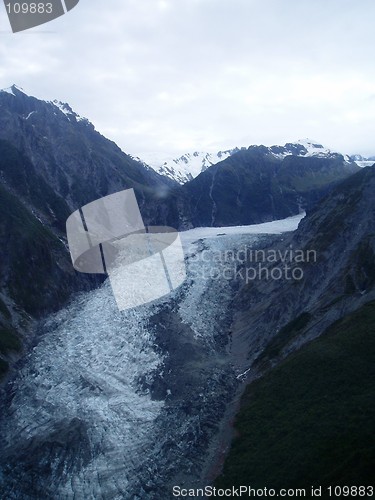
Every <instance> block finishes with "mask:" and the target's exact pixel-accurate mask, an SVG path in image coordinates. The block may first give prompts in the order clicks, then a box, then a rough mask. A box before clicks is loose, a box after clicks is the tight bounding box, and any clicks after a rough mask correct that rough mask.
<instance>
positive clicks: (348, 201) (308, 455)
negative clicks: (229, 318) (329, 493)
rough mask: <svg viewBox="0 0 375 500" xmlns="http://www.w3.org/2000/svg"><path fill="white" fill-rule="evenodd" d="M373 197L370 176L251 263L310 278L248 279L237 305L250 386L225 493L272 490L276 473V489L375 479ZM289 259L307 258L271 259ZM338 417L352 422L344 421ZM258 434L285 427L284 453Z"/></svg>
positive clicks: (239, 356) (236, 344)
mask: <svg viewBox="0 0 375 500" xmlns="http://www.w3.org/2000/svg"><path fill="white" fill-rule="evenodd" d="M374 189H375V171H374V169H373V168H372V167H369V168H365V169H363V170H362V171H360V172H359V173H357V174H356V175H354V176H352V177H351V178H349V179H347V180H345V181H344V182H343V183H341V184H340V185H339V186H338V187H337V188H336V189H335V190H334V191H333V192H332V193H331V194H330V195H329V196H327V197H326V198H325V199H324V200H322V202H321V203H319V204H318V205H317V206H316V207H315V208H313V209H312V210H310V211H309V213H308V214H307V217H306V218H305V219H304V220H303V221H302V222H301V224H300V226H299V228H298V230H297V232H296V233H294V234H293V235H290V236H289V237H287V238H284V241H282V242H274V244H273V246H271V247H269V248H268V249H267V248H265V252H266V254H265V255H266V258H265V259H264V254H261V255H260V256H259V260H258V261H256V262H255V261H254V260H250V259H249V258H248V259H247V262H246V263H245V264H244V267H245V268H248V269H250V268H252V267H257V266H258V265H259V263H260V264H261V265H262V266H263V267H264V268H266V269H267V270H268V271H269V272H270V273H271V272H272V271H274V270H277V269H278V268H284V267H285V266H286V265H288V266H289V267H290V273H292V272H293V270H295V269H297V268H299V269H301V270H302V278H300V277H299V278H298V279H294V280H293V279H289V280H288V279H278V278H276V279H272V278H271V279H267V278H264V276H265V275H266V274H265V271H264V274H263V279H262V280H252V281H248V282H247V283H245V284H244V286H243V287H242V289H241V291H240V292H239V295H238V296H237V300H236V301H235V307H236V309H237V313H236V314H235V319H234V321H233V324H232V326H231V330H232V335H233V342H232V355H233V356H234V359H235V360H236V363H237V364H238V367H239V370H240V371H241V372H242V373H243V376H242V377H241V378H242V379H243V380H245V381H247V382H248V383H250V385H249V387H248V389H247V392H246V396H245V397H244V399H243V401H242V410H241V412H240V416H239V418H238V420H237V425H238V429H239V432H240V433H241V435H240V436H239V437H238V439H236V440H235V442H234V445H233V448H232V451H231V453H230V455H229V458H228V461H227V463H226V465H225V467H224V475H223V476H221V477H220V478H219V479H218V481H217V484H218V485H220V486H229V484H232V483H234V484H236V485H237V484H243V481H244V480H245V479H246V480H249V478H250V479H251V480H252V483H254V485H257V484H259V487H260V486H263V487H264V486H265V484H262V485H260V483H262V481H263V483H264V481H265V480H266V476H265V474H264V472H265V471H266V470H267V471H268V472H267V473H268V482H267V484H268V486H269V487H271V486H272V487H298V486H301V485H302V486H306V485H309V484H311V481H315V482H317V484H318V485H319V484H322V485H326V486H327V485H329V483H330V481H331V483H332V481H333V482H334V481H337V483H335V484H358V481H359V482H360V481H361V480H362V481H365V480H368V479H369V477H370V476H369V474H370V472H369V471H370V470H372V467H373V463H374V458H373V455H371V453H372V452H371V453H370V452H369V449H371V446H373V445H372V444H371V442H372V441H368V440H369V435H368V432H369V429H370V428H372V426H373V413H372V411H370V408H371V404H370V401H371V400H372V399H373V397H374V390H375V389H374V384H373V374H372V367H373V363H372V362H371V361H370V359H371V356H373V349H374V345H373V333H374V332H373V324H374V300H375V218H374V216H375V199H374V196H373V193H374ZM291 250H293V252H294V255H296V254H297V253H298V252H299V251H301V252H302V253H300V254H299V255H300V256H302V255H303V256H304V261H303V259H300V260H299V261H297V259H296V258H293V259H290V258H289V257H286V258H285V259H284V261H282V257H279V259H278V260H277V261H275V260H274V259H273V258H272V259H269V260H267V256H269V255H272V252H273V251H277V252H280V254H278V255H279V256H284V257H285V256H287V255H290V253H289V252H290V251H291ZM267 252H268V253H267ZM270 252H271V253H270ZM285 252H286V253H285ZM308 252H314V254H311V253H310V254H309V253H308ZM308 255H310V259H308V258H307V256H308ZM314 255H315V257H314ZM271 260H272V262H271ZM275 275H276V276H279V273H278V271H276V274H275ZM298 275H299V276H300V274H298ZM296 353H297V354H296ZM258 379H259V380H258ZM362 388H363V391H362ZM359 401H361V402H359ZM280 405H282V406H280ZM358 405H359V406H360V407H361V411H363V412H364V413H361V415H362V416H363V417H364V418H363V419H362V421H361V418H362V417H360V416H359V415H358V407H359V406H358ZM365 408H367V410H365ZM338 414H340V415H344V414H345V416H344V417H343V418H342V420H340V422H339V424H338V420H337V415H338ZM306 418H307V419H308V420H306ZM252 422H256V426H254V425H253V424H252ZM355 422H357V423H355ZM256 429H258V430H259V429H263V430H264V432H265V433H266V434H267V432H268V431H267V429H268V430H269V432H272V433H273V432H276V429H277V433H278V436H280V440H278V439H276V438H275V437H274V439H273V442H274V443H275V439H276V441H277V444H275V446H271V445H270V444H268V445H267V442H268V441H267V440H266V441H263V440H261V439H258V438H259V435H258V431H257V430H256ZM257 436H258V437H257ZM348 436H351V438H350V439H348ZM366 436H367V437H366ZM267 439H268V438H267ZM371 439H372V438H371ZM329 442H331V443H332V442H335V443H337V447H336V446H335V450H336V451H337V450H338V449H340V450H341V451H340V452H339V454H338V455H337V453H336V451H334V450H333V449H332V448H331V449H329V447H328V448H327V443H329ZM364 443H366V445H365V444H364ZM249 447H251V448H252V450H253V451H252V453H251V454H249V453H247V451H246V450H248V449H249ZM338 447H339V448H338ZM354 456H356V457H357V458H356V459H354V458H353V457H354ZM254 457H258V461H257V463H256V465H255V464H254V463H253V462H252V460H253V458H254ZM281 457H282V458H281ZM265 463H267V469H265ZM282 464H283V465H282ZM293 464H294V465H293ZM319 464H325V465H323V466H322V467H320V465H319ZM349 464H351V465H349ZM319 474H320V477H319ZM322 474H324V475H322ZM349 478H350V480H349ZM345 480H347V481H349V482H345ZM241 481H242V482H241ZM270 481H271V482H270ZM272 481H273V482H272ZM355 481H356V482H355ZM259 482H260V483H259ZM301 483H302V484H301ZM361 484H362V483H361Z"/></svg>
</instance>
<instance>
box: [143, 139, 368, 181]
mask: <svg viewBox="0 0 375 500" xmlns="http://www.w3.org/2000/svg"><path fill="white" fill-rule="evenodd" d="M246 149H247V148H245V147H241V148H237V147H236V148H233V149H228V150H225V151H219V152H217V153H208V152H202V151H200V152H198V151H195V152H193V153H185V154H183V155H181V156H180V157H178V158H173V157H170V156H168V155H163V154H161V153H158V154H156V153H145V154H143V155H141V157H142V159H141V158H138V157H136V158H135V160H137V161H139V162H141V163H142V164H143V165H144V166H146V167H148V166H149V167H151V168H152V169H154V170H155V171H156V172H158V173H159V174H160V175H163V176H165V177H167V178H169V179H172V180H174V181H176V182H178V183H179V184H185V183H186V182H189V181H191V180H193V179H195V178H196V177H197V176H198V175H199V174H200V173H202V172H204V171H205V170H207V169H208V168H209V167H212V165H216V164H217V163H219V162H221V161H223V160H226V159H227V158H229V157H230V156H232V155H234V154H235V153H238V152H239V151H243V150H246ZM267 150H268V152H269V154H270V155H272V156H274V157H275V158H285V157H286V156H289V155H292V156H303V157H309V156H316V157H319V158H329V157H331V156H333V155H335V154H337V153H334V152H332V151H331V150H330V149H327V148H325V147H324V146H322V144H320V143H319V142H317V141H313V140H311V139H303V140H298V141H296V142H295V143H287V144H285V146H271V147H269V148H267ZM345 159H346V160H349V158H348V157H345ZM349 161H350V160H349ZM352 161H355V159H354V158H353V159H352ZM361 166H362V165H361Z"/></svg>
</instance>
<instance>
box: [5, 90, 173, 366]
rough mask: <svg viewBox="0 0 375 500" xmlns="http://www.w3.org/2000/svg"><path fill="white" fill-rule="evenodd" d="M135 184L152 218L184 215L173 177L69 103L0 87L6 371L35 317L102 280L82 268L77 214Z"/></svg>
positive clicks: (151, 220)
mask: <svg viewBox="0 0 375 500" xmlns="http://www.w3.org/2000/svg"><path fill="white" fill-rule="evenodd" d="M127 188H134V190H135V192H136V196H137V197H138V201H139V204H140V205H141V206H142V213H143V215H144V220H145V222H146V224H149V223H152V224H158V223H161V224H165V223H167V224H169V225H172V226H175V225H176V226H177V225H178V224H179V216H178V213H177V212H176V210H177V208H176V206H175V205H173V204H174V203H177V202H176V198H175V197H174V196H173V194H172V190H173V183H172V181H168V180H166V179H164V178H162V177H161V176H159V175H158V174H157V173H155V172H154V171H150V170H147V169H146V168H144V167H142V166H141V165H140V164H139V163H138V162H136V161H134V160H133V159H132V158H131V157H130V156H128V155H126V154H125V153H123V152H122V151H121V150H120V149H119V148H118V147H117V146H116V145H115V144H114V143H113V142H111V141H109V140H108V139H106V138H104V137H103V136H101V135H100V134H99V133H98V132H96V131H95V129H94V126H93V125H92V124H91V123H90V122H89V121H88V120H86V119H84V118H82V117H80V116H79V115H77V114H76V113H75V112H74V111H73V110H72V109H71V108H70V106H69V105H68V104H64V103H61V102H58V101H55V102H46V101H42V100H39V99H36V98H34V97H32V96H28V95H27V94H25V93H24V92H23V91H22V89H20V88H18V87H16V86H12V87H11V88H9V89H6V90H5V91H0V206H1V214H2V215H1V221H0V257H1V267H0V359H1V361H0V370H1V372H2V373H5V372H6V371H7V368H8V366H9V364H10V365H11V366H12V365H13V362H14V361H15V360H16V359H17V357H18V356H19V355H20V352H21V350H22V345H24V344H25V343H26V344H27V343H29V342H30V341H31V340H32V336H33V335H32V332H33V329H34V326H35V325H36V324H37V323H36V320H38V319H39V318H41V317H43V316H44V315H46V314H48V313H49V312H52V311H56V310H58V309H60V308H61V307H62V306H63V304H64V303H66V301H67V300H68V299H69V298H70V297H71V295H72V294H73V293H74V292H77V291H82V290H88V289H90V288H93V287H94V286H96V285H98V284H99V283H100V281H101V280H102V278H98V277H95V276H90V275H84V274H81V273H77V272H76V271H74V269H73V267H72V265H71V259H70V255H69V251H68V247H67V242H66V233H65V223H66V220H67V218H68V216H69V215H70V214H71V213H72V212H73V211H74V210H76V209H78V208H80V207H81V206H82V205H84V204H86V203H88V202H90V201H93V200H95V199H97V198H100V197H102V196H105V195H107V194H110V193H113V192H117V191H120V190H122V189H127ZM167 195H169V198H168V199H169V200H170V201H168V202H167V203H165V204H163V205H162V204H161V203H160V201H161V200H164V199H165V198H166V197H167Z"/></svg>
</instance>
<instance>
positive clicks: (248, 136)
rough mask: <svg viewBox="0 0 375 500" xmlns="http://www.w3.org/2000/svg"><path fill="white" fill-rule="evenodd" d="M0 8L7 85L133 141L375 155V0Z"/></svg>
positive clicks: (135, 144) (161, 148) (148, 1)
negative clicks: (16, 12) (32, 25)
mask: <svg viewBox="0 0 375 500" xmlns="http://www.w3.org/2000/svg"><path fill="white" fill-rule="evenodd" d="M0 15H1V17H0V30H1V33H0V87H1V88H3V87H8V86H10V85H11V84H13V83H16V84H18V85H19V86H21V87H23V88H24V89H25V91H26V92H27V93H29V94H32V95H35V96H36V97H39V98H43V99H47V100H50V99H51V100H52V99H55V98H57V99H59V100H61V101H64V102H68V103H69V104H70V105H71V106H72V107H73V109H74V110H75V111H76V112H77V113H79V114H80V115H83V116H86V117H87V118H88V119H89V120H90V121H92V122H93V123H94V125H95V126H96V128H97V130H99V131H100V132H101V133H103V134H104V135H106V136H107V137H109V138H110V139H112V140H114V141H115V142H117V143H118V145H119V146H120V147H121V148H122V149H123V150H124V151H125V152H128V153H131V154H137V155H142V153H143V152H145V153H147V152H153V151H155V152H162V153H166V154H167V155H175V154H178V153H184V152H187V151H192V150H193V151H194V150H198V151H200V150H202V151H205V150H213V151H215V150H216V151H217V150H219V149H224V148H229V147H234V146H248V145H250V144H261V143H262V144H266V145H271V144H284V143H285V142H288V141H293V140H296V139H299V138H305V137H310V138H313V139H315V140H318V141H320V142H322V143H323V144H324V145H326V146H327V147H331V148H333V149H336V150H339V151H342V152H345V153H355V152H360V153H362V154H367V155H368V154H372V155H375V143H374V138H375V120H374V117H375V33H374V31H375V30H374V25H375V1H374V0H324V1H323V0H100V1H99V0H80V3H79V4H78V6H77V7H76V8H74V9H73V10H72V11H71V12H69V13H68V14H66V15H65V16H63V17H61V18H60V19H57V20H55V21H52V22H50V23H49V24H46V25H44V26H41V27H39V28H37V29H33V30H29V31H27V32H24V33H19V34H12V33H11V31H10V27H9V23H8V19H7V17H6V13H5V9H4V6H3V3H2V5H1V7H0Z"/></svg>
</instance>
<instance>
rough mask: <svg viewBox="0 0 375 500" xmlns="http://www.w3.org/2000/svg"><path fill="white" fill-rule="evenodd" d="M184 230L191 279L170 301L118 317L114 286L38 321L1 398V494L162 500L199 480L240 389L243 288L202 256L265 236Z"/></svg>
mask: <svg viewBox="0 0 375 500" xmlns="http://www.w3.org/2000/svg"><path fill="white" fill-rule="evenodd" d="M297 223H298V222H297V221H294V222H293V223H291V224H290V225H289V226H288V225H287V226H288V227H286V228H284V227H282V228H280V227H279V226H278V229H276V228H274V229H275V230H273V231H272V230H269V231H265V232H266V233H267V232H280V229H281V231H282V230H288V229H294V226H296V224H297ZM239 232H240V231H239ZM256 232H257V231H255V230H254V231H250V233H253V234H254V233H256ZM259 232H262V231H259ZM188 233H189V234H188ZM188 233H186V234H185V237H184V243H185V252H186V255H187V264H188V276H189V277H188V280H187V282H186V283H185V285H184V286H183V287H181V288H180V289H179V290H177V291H175V292H173V293H172V294H171V295H170V296H168V297H166V298H164V299H161V300H159V301H158V302H156V303H153V304H149V305H144V306H141V307H138V308H136V309H133V310H128V311H123V312H119V311H118V309H117V306H116V303H115V299H114V298H113V295H112V290H111V287H110V285H109V283H108V282H106V283H104V284H103V286H102V287H101V288H100V289H97V290H94V291H92V292H88V293H85V294H81V295H79V296H77V297H75V298H74V300H73V301H72V302H71V304H70V305H69V306H68V307H66V308H65V309H63V310H61V311H60V312H59V313H57V314H55V315H52V316H50V317H49V318H47V319H46V320H45V322H44V323H43V325H41V331H40V334H39V337H38V339H39V340H38V342H37V344H36V346H35V347H34V349H33V350H32V351H31V352H30V353H29V354H28V356H27V357H26V359H25V360H24V361H23V365H22V368H21V369H20V370H19V372H18V375H17V376H16V378H15V379H14V380H13V381H11V382H10V383H9V384H8V386H7V387H6V389H5V394H4V395H3V396H2V398H1V405H2V409H1V416H0V445H1V452H0V497H1V498H4V499H7V500H8V499H9V500H11V499H17V500H35V499H38V500H39V499H41V500H42V499H43V500H45V499H46V500H47V499H54V500H55V499H58V500H60V499H67V500H70V499H74V500H101V499H103V500H107V499H108V500H116V499H118V500H120V499H121V500H128V499H145V500H161V499H163V500H165V499H167V498H171V497H172V495H171V491H172V490H171V487H172V485H173V484H178V483H176V481H177V480H178V481H180V482H181V483H183V482H184V481H185V484H187V485H189V486H190V487H191V486H192V485H193V483H194V481H196V480H198V479H199V474H200V471H201V463H202V459H203V456H204V453H205V451H206V449H207V445H208V443H209V440H210V438H211V437H212V435H213V434H214V433H215V426H216V424H217V422H218V420H219V419H220V416H221V415H222V414H223V412H224V410H225V405H226V402H227V401H228V399H229V398H230V396H231V394H232V392H233V389H234V387H235V385H236V383H237V381H236V376H235V375H236V374H235V371H234V369H233V367H232V365H231V362H230V359H229V357H228V352H227V347H226V344H227V340H228V325H229V323H230V314H231V313H230V303H231V300H232V299H233V296H234V292H235V286H234V285H233V283H232V282H231V281H229V280H227V279H225V278H224V277H222V276H221V275H219V276H215V277H212V276H210V273H209V272H207V271H209V270H210V267H211V266H212V263H211V261H210V259H209V258H208V259H207V258H206V259H203V260H202V259H201V260H200V259H197V258H196V257H197V255H199V254H200V255H202V252H203V251H204V250H205V251H206V252H208V253H210V252H217V251H224V250H226V249H228V248H233V247H235V246H236V245H238V244H239V243H240V242H242V243H244V242H246V244H255V243H256V241H257V236H254V235H251V234H245V235H242V236H240V235H239V234H228V235H221V236H218V235H217V234H216V233H215V234H211V233H212V231H209V234H207V235H206V237H205V236H204V234H203V233H202V231H201V232H199V231H198V232H196V233H194V232H193V231H192V232H188ZM207 236H208V238H207Z"/></svg>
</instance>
